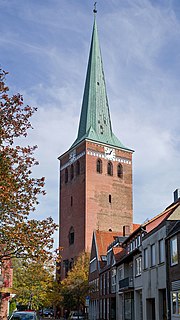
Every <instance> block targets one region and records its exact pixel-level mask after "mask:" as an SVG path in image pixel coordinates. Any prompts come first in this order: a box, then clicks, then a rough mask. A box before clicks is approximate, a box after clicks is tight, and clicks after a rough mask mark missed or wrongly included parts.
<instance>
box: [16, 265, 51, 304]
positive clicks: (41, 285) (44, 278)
mask: <svg viewBox="0 0 180 320" xmlns="http://www.w3.org/2000/svg"><path fill="white" fill-rule="evenodd" d="M13 270H14V271H13V273H14V277H13V289H14V290H15V292H16V297H15V299H16V303H18V304H21V305H27V306H29V308H33V309H36V310H38V309H40V308H42V307H49V306H51V305H52V304H53V301H52V299H51V295H50V294H49V293H50V292H52V291H53V286H54V268H53V266H52V265H51V264H49V263H43V262H42V261H41V260H40V261H36V262H30V263H28V264H27V263H25V262H24V261H23V260H22V259H14V260H13Z"/></svg>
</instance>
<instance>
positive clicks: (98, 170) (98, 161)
mask: <svg viewBox="0 0 180 320" xmlns="http://www.w3.org/2000/svg"><path fill="white" fill-rule="evenodd" d="M96 171H97V172H98V173H102V160H101V159H97V162H96Z"/></svg>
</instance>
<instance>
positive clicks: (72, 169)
mask: <svg viewBox="0 0 180 320" xmlns="http://www.w3.org/2000/svg"><path fill="white" fill-rule="evenodd" d="M73 178H74V166H73V164H72V165H71V180H72V179H73Z"/></svg>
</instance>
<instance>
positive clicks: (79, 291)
mask: <svg viewBox="0 0 180 320" xmlns="http://www.w3.org/2000/svg"><path fill="white" fill-rule="evenodd" d="M88 274H89V254H88V253H83V254H81V255H80V256H79V257H78V258H77V261H76V262H75V264H74V266H73V268H72V269H71V271H69V272H68V275H67V278H65V279H64V280H63V281H62V283H61V285H62V289H61V294H62V297H63V302H62V303H63V306H64V307H65V308H66V309H68V310H73V309H75V310H78V311H79V310H80V309H84V306H85V300H86V296H87V295H88V292H89V289H90V288H89V282H88Z"/></svg>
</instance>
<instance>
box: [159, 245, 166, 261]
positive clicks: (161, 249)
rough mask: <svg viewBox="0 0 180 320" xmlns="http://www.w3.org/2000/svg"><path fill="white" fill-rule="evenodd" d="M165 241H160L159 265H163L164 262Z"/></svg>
mask: <svg viewBox="0 0 180 320" xmlns="http://www.w3.org/2000/svg"><path fill="white" fill-rule="evenodd" d="M164 253H165V252H164V240H163V239H161V240H159V263H162V262H164V256H165V254H164Z"/></svg>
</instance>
